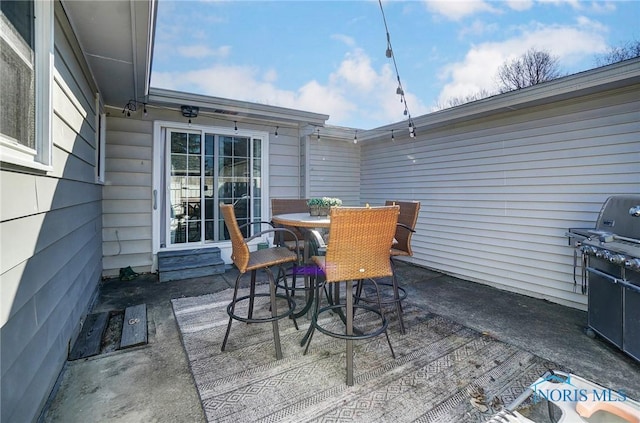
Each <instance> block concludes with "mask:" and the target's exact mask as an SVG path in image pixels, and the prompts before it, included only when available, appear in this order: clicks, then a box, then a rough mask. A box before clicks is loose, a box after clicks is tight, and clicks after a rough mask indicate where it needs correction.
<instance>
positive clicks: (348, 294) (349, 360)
mask: <svg viewBox="0 0 640 423" xmlns="http://www.w3.org/2000/svg"><path fill="white" fill-rule="evenodd" d="M346 284H347V289H346V291H347V292H346V294H345V295H346V297H347V298H345V301H346V308H347V309H346V315H347V325H346V334H347V335H353V281H347V282H346ZM336 285H337V284H336ZM347 386H353V339H347Z"/></svg>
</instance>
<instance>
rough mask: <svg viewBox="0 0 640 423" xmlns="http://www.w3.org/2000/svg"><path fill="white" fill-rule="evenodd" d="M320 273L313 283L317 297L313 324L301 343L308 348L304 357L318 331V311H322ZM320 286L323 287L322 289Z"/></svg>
mask: <svg viewBox="0 0 640 423" xmlns="http://www.w3.org/2000/svg"><path fill="white" fill-rule="evenodd" d="M317 279H318V273H317V271H316V275H315V278H314V281H313V284H314V286H315V287H314V289H315V297H314V309H313V312H312V313H311V323H310V324H309V329H308V330H307V333H306V334H305V335H304V337H303V338H302V341H300V346H302V345H305V344H306V347H305V349H304V353H302V355H307V351H309V346H310V345H311V338H313V333H314V332H315V330H316V324H317V323H318V310H319V309H320V298H321V297H320V288H323V289H324V283H322V284H320V283H319V282H318V280H317ZM320 285H323V286H322V287H321V286H320Z"/></svg>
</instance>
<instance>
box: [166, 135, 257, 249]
mask: <svg viewBox="0 0 640 423" xmlns="http://www.w3.org/2000/svg"><path fill="white" fill-rule="evenodd" d="M165 135H166V137H165V138H166V146H165V152H166V153H165V160H166V167H165V177H164V178H163V179H164V181H165V183H166V186H167V189H166V195H165V197H166V198H165V204H166V213H165V216H166V217H165V219H164V221H165V223H164V226H165V228H166V231H164V232H165V236H164V238H165V239H164V242H161V244H164V245H166V246H173V247H176V246H179V245H184V246H194V247H195V246H198V245H201V244H206V243H212V242H216V241H224V240H228V239H229V234H228V232H227V230H226V227H225V225H224V220H223V218H222V216H221V215H220V213H219V207H218V204H219V203H220V202H224V203H227V204H233V205H234V209H235V213H236V217H237V219H238V223H239V224H240V225H242V224H245V223H248V222H250V221H256V220H261V218H262V201H263V198H262V195H263V186H262V184H263V180H264V178H263V171H262V169H263V167H262V164H263V162H264V157H263V150H264V149H263V147H264V139H265V138H264V137H262V136H254V135H237V134H234V135H229V134H224V133H222V131H207V130H202V131H192V130H178V129H166V132H165ZM259 230H260V226H259V225H256V227H254V228H252V227H251V226H247V227H245V228H244V232H245V236H250V235H251V233H252V231H259ZM161 241H162V240H161Z"/></svg>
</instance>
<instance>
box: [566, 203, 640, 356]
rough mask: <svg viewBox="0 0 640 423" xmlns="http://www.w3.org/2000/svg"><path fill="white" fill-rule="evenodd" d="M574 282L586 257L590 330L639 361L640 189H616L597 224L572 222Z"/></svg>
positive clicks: (584, 288) (583, 281)
mask: <svg viewBox="0 0 640 423" xmlns="http://www.w3.org/2000/svg"><path fill="white" fill-rule="evenodd" d="M567 236H568V237H569V244H570V245H571V246H572V247H573V248H574V283H575V284H576V285H577V276H576V270H577V268H578V258H579V257H580V261H581V266H580V267H581V269H582V272H581V287H582V293H583V294H587V295H588V313H587V315H588V331H587V333H588V334H592V333H597V334H599V335H600V336H602V337H604V338H605V339H607V340H609V341H610V342H612V343H613V344H615V345H616V346H618V347H619V348H621V349H622V350H623V351H624V352H626V353H627V354H629V355H630V356H632V357H634V358H635V359H636V360H639V361H640V195H615V196H611V197H609V198H608V199H607V200H606V201H605V203H604V204H603V206H602V209H601V210H600V214H599V215H598V220H597V221H596V224H595V227H594V228H570V229H569V230H568V232H567Z"/></svg>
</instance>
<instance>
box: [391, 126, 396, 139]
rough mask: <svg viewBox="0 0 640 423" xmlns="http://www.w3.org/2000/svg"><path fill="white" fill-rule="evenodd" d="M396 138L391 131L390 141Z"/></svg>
mask: <svg viewBox="0 0 640 423" xmlns="http://www.w3.org/2000/svg"><path fill="white" fill-rule="evenodd" d="M395 140H396V137H394V136H393V129H392V130H391V141H395Z"/></svg>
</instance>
